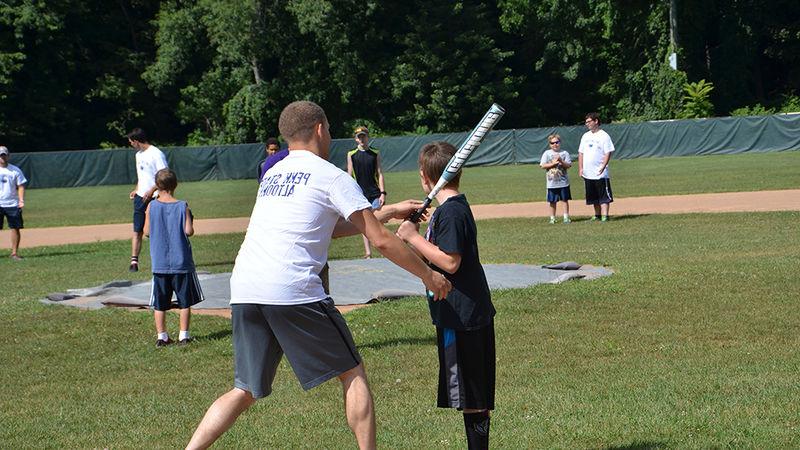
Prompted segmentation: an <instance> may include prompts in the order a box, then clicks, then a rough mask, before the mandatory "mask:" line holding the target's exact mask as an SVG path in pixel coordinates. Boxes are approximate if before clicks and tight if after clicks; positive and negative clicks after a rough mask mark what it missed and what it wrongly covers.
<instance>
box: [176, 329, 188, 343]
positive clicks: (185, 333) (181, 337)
mask: <svg viewBox="0 0 800 450" xmlns="http://www.w3.org/2000/svg"><path fill="white" fill-rule="evenodd" d="M184 339H189V330H186V331H183V330H181V332H180V335H178V340H179V341H182V340H184Z"/></svg>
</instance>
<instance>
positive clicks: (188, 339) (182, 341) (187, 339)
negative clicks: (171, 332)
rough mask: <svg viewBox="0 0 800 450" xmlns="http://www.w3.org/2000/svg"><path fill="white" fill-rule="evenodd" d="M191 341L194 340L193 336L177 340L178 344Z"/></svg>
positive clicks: (186, 343) (185, 343)
mask: <svg viewBox="0 0 800 450" xmlns="http://www.w3.org/2000/svg"><path fill="white" fill-rule="evenodd" d="M192 342H194V338H193V337H188V338H185V339H181V340H180V341H178V345H181V346H183V345H189V344H190V343H192Z"/></svg>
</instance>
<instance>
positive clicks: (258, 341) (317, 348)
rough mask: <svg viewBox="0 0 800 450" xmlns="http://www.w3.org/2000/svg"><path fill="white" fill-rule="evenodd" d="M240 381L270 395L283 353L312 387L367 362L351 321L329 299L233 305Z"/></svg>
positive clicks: (254, 391)
mask: <svg viewBox="0 0 800 450" xmlns="http://www.w3.org/2000/svg"><path fill="white" fill-rule="evenodd" d="M231 322H232V325H233V352H234V386H235V387H237V388H239V389H243V390H245V391H247V392H249V393H250V394H251V395H252V396H253V397H254V398H262V397H266V396H268V395H269V394H270V393H271V392H272V381H273V380H274V379H275V372H276V371H277V369H278V364H279V363H280V361H281V357H282V356H283V354H284V353H286V359H288V360H289V364H290V365H291V366H292V370H294V374H295V375H296V376H297V379H298V381H300V384H301V385H302V386H303V389H305V390H308V389H311V388H313V387H315V386H317V385H320V384H322V383H324V382H325V381H328V380H329V379H331V378H333V377H336V376H339V375H341V374H342V373H344V372H347V371H348V370H350V369H352V368H354V367H356V366H358V365H359V364H361V356H360V355H359V354H358V351H357V350H356V346H355V343H353V336H352V335H351V334H350V329H348V328H347V322H345V320H344V317H342V315H341V314H340V313H339V311H338V310H337V309H336V308H335V307H334V306H333V300H331V299H330V298H327V299H325V300H321V301H318V302H315V303H307V304H303V305H292V306H278V305H255V304H233V305H231Z"/></svg>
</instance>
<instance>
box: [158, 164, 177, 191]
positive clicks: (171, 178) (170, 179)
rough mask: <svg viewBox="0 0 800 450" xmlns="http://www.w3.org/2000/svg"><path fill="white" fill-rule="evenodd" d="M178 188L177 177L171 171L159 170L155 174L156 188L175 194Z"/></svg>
mask: <svg viewBox="0 0 800 450" xmlns="http://www.w3.org/2000/svg"><path fill="white" fill-rule="evenodd" d="M177 187H178V176H177V175H175V172H173V171H172V169H161V170H159V171H158V172H156V188H158V190H161V191H167V192H175V189H176V188H177Z"/></svg>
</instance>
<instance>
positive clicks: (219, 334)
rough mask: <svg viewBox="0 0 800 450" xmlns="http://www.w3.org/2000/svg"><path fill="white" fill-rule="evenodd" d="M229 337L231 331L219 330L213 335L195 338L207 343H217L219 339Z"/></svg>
mask: <svg viewBox="0 0 800 450" xmlns="http://www.w3.org/2000/svg"><path fill="white" fill-rule="evenodd" d="M230 335H231V330H230V329H228V330H220V331H217V332H215V333H211V334H207V335H205V336H197V338H198V339H203V340H206V339H208V340H209V341H219V340H221V339H225V338H227V337H228V336H230Z"/></svg>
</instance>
